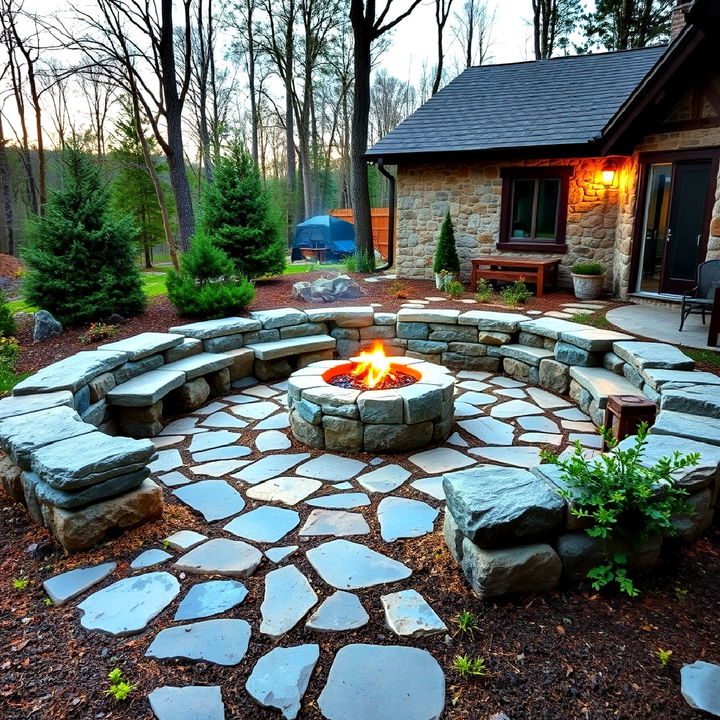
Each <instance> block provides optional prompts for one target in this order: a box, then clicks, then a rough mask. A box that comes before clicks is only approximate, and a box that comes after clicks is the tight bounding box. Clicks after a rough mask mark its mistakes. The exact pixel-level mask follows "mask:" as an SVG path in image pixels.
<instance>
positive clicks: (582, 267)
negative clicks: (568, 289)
mask: <svg viewBox="0 0 720 720" xmlns="http://www.w3.org/2000/svg"><path fill="white" fill-rule="evenodd" d="M572 272H574V273H575V275H604V274H605V267H604V265H601V264H600V263H597V262H587V263H575V264H574V265H573V266H572Z"/></svg>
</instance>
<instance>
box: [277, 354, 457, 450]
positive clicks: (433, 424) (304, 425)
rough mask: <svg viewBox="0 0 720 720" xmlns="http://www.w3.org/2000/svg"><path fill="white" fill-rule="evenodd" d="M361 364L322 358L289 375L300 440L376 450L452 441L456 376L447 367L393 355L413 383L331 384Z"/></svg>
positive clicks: (326, 447) (318, 445)
mask: <svg viewBox="0 0 720 720" xmlns="http://www.w3.org/2000/svg"><path fill="white" fill-rule="evenodd" d="M357 362H358V358H351V359H350V360H322V361H320V362H316V363H313V364H312V365H308V366H307V367H305V368H302V369H301V370H297V371H296V372H294V373H293V374H292V375H291V376H290V378H289V380H288V409H289V411H290V427H291V429H292V433H293V435H294V436H295V438H296V439H297V440H298V441H299V442H301V443H303V444H305V445H309V446H310V447H313V448H317V449H319V450H333V451H338V452H346V453H357V452H368V453H376V454H377V453H400V452H407V451H409V450H414V449H416V448H419V447H423V446H425V445H429V444H431V443H435V442H442V441H443V440H445V439H447V437H448V436H449V435H450V431H451V427H452V423H453V408H454V400H453V396H454V394H455V380H454V378H453V376H452V375H451V374H450V373H449V371H448V370H447V369H446V368H445V367H443V366H442V365H434V364H433V363H429V362H425V361H424V360H419V359H417V358H409V357H393V358H391V359H390V362H391V365H392V366H393V368H394V369H397V370H399V371H400V372H401V373H402V374H406V375H411V376H412V378H413V379H414V381H413V382H412V384H409V385H406V386H404V387H398V388H395V389H381V390H372V389H367V390H357V389H351V388H345V387H338V386H337V385H334V384H332V380H333V378H336V377H338V376H341V375H344V374H347V373H350V372H352V370H353V369H354V368H355V366H356V365H357Z"/></svg>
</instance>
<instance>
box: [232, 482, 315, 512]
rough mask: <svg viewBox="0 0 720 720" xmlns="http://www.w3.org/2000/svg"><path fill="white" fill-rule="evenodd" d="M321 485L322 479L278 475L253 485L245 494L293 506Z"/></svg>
mask: <svg viewBox="0 0 720 720" xmlns="http://www.w3.org/2000/svg"><path fill="white" fill-rule="evenodd" d="M321 487H322V482H320V480H313V479H311V478H300V477H292V476H289V477H276V478H272V479H271V480H266V481H265V482H262V483H260V484H259V485H253V486H252V487H250V488H248V490H247V492H246V493H245V494H246V495H247V496H248V497H249V498H252V499H253V500H261V501H262V502H275V503H282V504H283V505H290V506H292V505H297V503H299V502H300V501H301V500H304V499H305V498H306V497H308V496H310V495H312V494H313V493H314V492H317V491H318V490H319V489H320V488H321Z"/></svg>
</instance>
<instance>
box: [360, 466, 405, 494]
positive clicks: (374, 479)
mask: <svg viewBox="0 0 720 720" xmlns="http://www.w3.org/2000/svg"><path fill="white" fill-rule="evenodd" d="M409 477H410V472H409V471H408V470H406V469H405V468H403V467H401V466H400V465H383V466H382V467H381V468H378V469H377V470H373V471H371V472H369V473H365V474H364V475H360V476H359V477H358V478H357V482H358V484H359V485H362V487H363V488H365V490H367V491H368V492H370V493H374V492H377V493H387V492H392V491H393V490H395V489H396V488H399V487H400V486H401V485H402V484H403V483H404V482H405V481H406V480H407V479H408V478H409Z"/></svg>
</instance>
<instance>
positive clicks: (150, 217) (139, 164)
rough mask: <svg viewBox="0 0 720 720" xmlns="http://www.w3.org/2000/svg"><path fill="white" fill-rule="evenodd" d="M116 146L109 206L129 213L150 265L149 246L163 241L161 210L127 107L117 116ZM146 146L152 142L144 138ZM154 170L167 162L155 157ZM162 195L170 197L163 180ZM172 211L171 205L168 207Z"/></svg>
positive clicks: (146, 261) (165, 166) (146, 262)
mask: <svg viewBox="0 0 720 720" xmlns="http://www.w3.org/2000/svg"><path fill="white" fill-rule="evenodd" d="M115 141H116V143H117V146H116V147H115V148H114V149H113V151H112V159H113V161H114V163H115V165H116V167H117V170H116V173H115V177H114V179H113V184H112V197H111V199H112V208H113V210H116V211H117V212H118V214H120V215H129V216H130V217H131V218H132V220H133V222H134V224H135V226H136V227H137V228H138V230H139V232H138V235H137V243H138V245H139V247H140V248H141V249H142V251H143V254H144V256H145V267H147V268H151V267H152V248H153V246H155V245H157V244H159V243H164V242H165V232H164V229H163V220H162V212H161V211H160V207H159V205H158V201H157V195H156V194H155V188H154V187H153V183H152V180H151V179H150V175H149V173H148V170H147V168H146V167H145V157H144V155H143V150H142V145H141V144H140V138H139V137H138V133H137V128H136V127H135V120H134V118H133V117H132V111H131V110H130V108H129V107H127V106H126V107H125V108H124V112H123V113H122V115H121V116H120V118H119V119H118V122H117V125H116V127H115ZM148 143H149V144H150V147H151V148H152V149H154V147H155V142H154V140H153V139H152V138H148ZM155 167H156V169H157V171H158V173H162V172H164V171H165V170H166V169H167V165H166V164H165V163H164V162H162V160H161V159H160V158H159V157H158V159H157V161H156V162H155ZM163 185H165V186H166V188H167V192H166V193H165V197H166V198H172V193H171V192H170V188H169V186H167V183H163ZM169 210H170V211H171V212H172V211H174V208H169Z"/></svg>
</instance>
